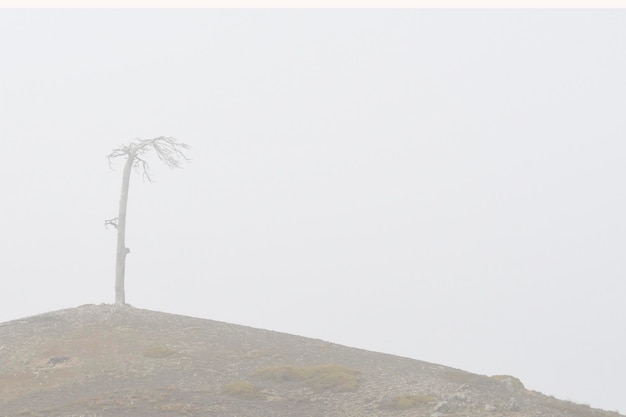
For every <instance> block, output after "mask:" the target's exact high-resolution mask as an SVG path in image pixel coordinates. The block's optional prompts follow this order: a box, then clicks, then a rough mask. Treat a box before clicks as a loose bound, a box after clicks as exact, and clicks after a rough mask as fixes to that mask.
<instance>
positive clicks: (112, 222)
mask: <svg viewBox="0 0 626 417" xmlns="http://www.w3.org/2000/svg"><path fill="white" fill-rule="evenodd" d="M109 226H112V227H115V228H116V229H117V217H114V218H112V219H109V220H105V221H104V227H105V228H106V229H108V228H109Z"/></svg>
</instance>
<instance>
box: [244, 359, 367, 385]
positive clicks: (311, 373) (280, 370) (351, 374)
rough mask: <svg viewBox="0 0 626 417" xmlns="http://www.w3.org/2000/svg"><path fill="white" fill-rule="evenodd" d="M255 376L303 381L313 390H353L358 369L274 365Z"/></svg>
mask: <svg viewBox="0 0 626 417" xmlns="http://www.w3.org/2000/svg"><path fill="white" fill-rule="evenodd" d="M255 375H256V376H258V377H260V378H263V379H267V380H272V381H278V382H303V383H305V384H306V385H307V386H308V387H309V388H311V389H313V390H314V391H336V392H347V391H355V390H356V389H357V388H358V385H359V379H358V375H359V371H357V370H354V369H350V368H348V367H345V366H341V365H334V364H330V365H318V366H310V367H295V366H286V365H283V366H274V367H270V368H265V369H262V370H260V371H258V372H257V373H256V374H255Z"/></svg>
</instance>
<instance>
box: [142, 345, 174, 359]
mask: <svg viewBox="0 0 626 417" xmlns="http://www.w3.org/2000/svg"><path fill="white" fill-rule="evenodd" d="M174 353H176V352H174V351H173V350H172V349H170V348H168V347H166V346H151V347H149V348H148V349H146V350H145V351H144V352H143V356H145V357H146V358H153V359H160V358H166V357H168V356H170V355H173V354H174Z"/></svg>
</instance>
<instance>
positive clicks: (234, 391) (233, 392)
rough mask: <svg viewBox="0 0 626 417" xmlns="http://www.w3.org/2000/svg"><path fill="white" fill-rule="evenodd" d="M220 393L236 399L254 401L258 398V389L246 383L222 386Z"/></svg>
mask: <svg viewBox="0 0 626 417" xmlns="http://www.w3.org/2000/svg"><path fill="white" fill-rule="evenodd" d="M222 392H223V393H224V394H226V395H230V396H232V397H238V398H247V399H254V398H258V397H259V389H258V388H257V387H256V385H254V384H252V383H251V382H248V381H236V382H231V383H229V384H226V385H223V386H222Z"/></svg>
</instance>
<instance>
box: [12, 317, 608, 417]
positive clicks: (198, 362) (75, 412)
mask: <svg viewBox="0 0 626 417" xmlns="http://www.w3.org/2000/svg"><path fill="white" fill-rule="evenodd" d="M0 358H1V361H0V416H2V417H13V416H25V417H30V416H49V417H55V416H59V417H70V416H72V417H78V416H90V417H95V416H98V417H119V416H125V417H148V416H149V417H161V416H162V417H166V416H167V417H172V416H239V417H248V416H249V417H253V416H254V417H266V416H267V417H270V416H272V417H276V416H285V417H288V416H294V417H295V416H298V417H302V416H354V417H356V416H359V417H363V416H382V417H384V416H412V417H415V416H429V417H447V416H450V417H453V416H464V417H466V416H470V417H473V416H494V417H495V416H498V417H502V416H515V417H521V416H537V417H539V416H553V417H559V416H563V417H565V416H567V417H572V416H574V417H591V416H596V417H617V416H619V414H617V413H612V412H606V411H601V410H595V409H592V408H589V407H588V406H583V405H577V404H573V403H571V402H567V401H560V400H557V399H554V398H552V397H547V396H544V395H542V394H540V393H537V392H534V391H528V390H526V389H525V388H524V387H523V385H522V383H521V382H520V381H519V380H517V379H516V378H514V377H508V376H496V377H487V376H481V375H475V374H471V373H468V372H464V371H461V370H458V369H452V368H448V367H445V366H440V365H436V364H431V363H426V362H422V361H417V360H412V359H407V358H402V357H397V356H392V355H386V354H381V353H375V352H369V351H365V350H360V349H354V348H349V347H345V346H340V345H336V344H332V343H327V342H323V341H320V340H315V339H309V338H304V337H298V336H293V335H288V334H283V333H278V332H272V331H266V330H260V329H254V328H250V327H244V326H239V325H234V324H227V323H221V322H216V321H211V320H204V319H198V318H191V317H185V316H178V315H173V314H166V313H160V312H154V311H149V310H142V309H136V308H132V307H129V306H125V307H120V306H114V305H99V306H94V305H88V306H82V307H78V308H73V309H67V310H60V311H55V312H51V313H47V314H42V315H38V316H33V317H28V318H24V319H21V320H15V321H10V322H6V323H2V324H0Z"/></svg>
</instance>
